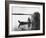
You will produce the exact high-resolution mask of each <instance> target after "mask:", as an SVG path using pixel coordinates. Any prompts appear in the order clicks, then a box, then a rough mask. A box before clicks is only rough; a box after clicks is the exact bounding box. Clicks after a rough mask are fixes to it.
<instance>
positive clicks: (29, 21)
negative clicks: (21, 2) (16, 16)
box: [18, 18, 31, 27]
mask: <svg viewBox="0 0 46 38" xmlns="http://www.w3.org/2000/svg"><path fill="white" fill-rule="evenodd" d="M18 22H19V27H20V26H22V25H25V24H28V27H30V24H31V20H30V18H28V22H20V21H19V20H18Z"/></svg>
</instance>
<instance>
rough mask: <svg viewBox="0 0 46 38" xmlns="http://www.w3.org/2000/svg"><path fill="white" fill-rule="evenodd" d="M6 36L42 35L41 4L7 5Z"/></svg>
mask: <svg viewBox="0 0 46 38" xmlns="http://www.w3.org/2000/svg"><path fill="white" fill-rule="evenodd" d="M8 7H9V9H8V10H9V11H8V13H9V17H8V19H9V20H8V26H9V27H8V29H9V34H8V35H22V34H37V33H43V4H42V3H33V2H32V3H28V2H24V3H22V2H21V3H18V2H16V3H9V6H8Z"/></svg>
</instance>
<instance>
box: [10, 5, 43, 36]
mask: <svg viewBox="0 0 46 38" xmlns="http://www.w3.org/2000/svg"><path fill="white" fill-rule="evenodd" d="M12 6H24V7H25V6H27V7H40V8H41V10H40V11H41V13H40V30H36V31H13V32H12V28H11V27H12V26H11V25H12V21H11V20H12V19H11V18H12V15H11V12H12V10H11V9H12ZM42 16H43V7H42V5H40V6H39V5H22V4H9V35H19V34H36V33H43V17H42Z"/></svg>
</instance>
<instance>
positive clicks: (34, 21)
mask: <svg viewBox="0 0 46 38" xmlns="http://www.w3.org/2000/svg"><path fill="white" fill-rule="evenodd" d="M32 18H33V19H32V30H40V14H39V12H35V13H34V14H33V15H32Z"/></svg>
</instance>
